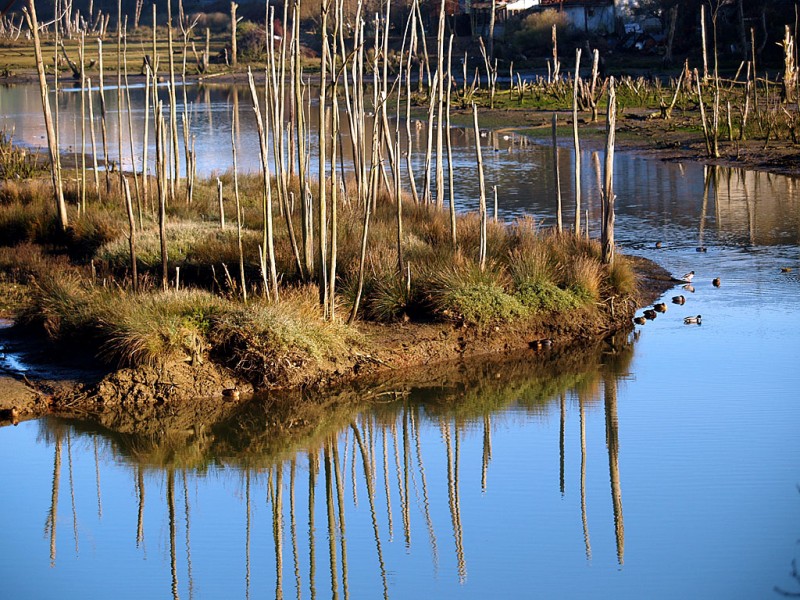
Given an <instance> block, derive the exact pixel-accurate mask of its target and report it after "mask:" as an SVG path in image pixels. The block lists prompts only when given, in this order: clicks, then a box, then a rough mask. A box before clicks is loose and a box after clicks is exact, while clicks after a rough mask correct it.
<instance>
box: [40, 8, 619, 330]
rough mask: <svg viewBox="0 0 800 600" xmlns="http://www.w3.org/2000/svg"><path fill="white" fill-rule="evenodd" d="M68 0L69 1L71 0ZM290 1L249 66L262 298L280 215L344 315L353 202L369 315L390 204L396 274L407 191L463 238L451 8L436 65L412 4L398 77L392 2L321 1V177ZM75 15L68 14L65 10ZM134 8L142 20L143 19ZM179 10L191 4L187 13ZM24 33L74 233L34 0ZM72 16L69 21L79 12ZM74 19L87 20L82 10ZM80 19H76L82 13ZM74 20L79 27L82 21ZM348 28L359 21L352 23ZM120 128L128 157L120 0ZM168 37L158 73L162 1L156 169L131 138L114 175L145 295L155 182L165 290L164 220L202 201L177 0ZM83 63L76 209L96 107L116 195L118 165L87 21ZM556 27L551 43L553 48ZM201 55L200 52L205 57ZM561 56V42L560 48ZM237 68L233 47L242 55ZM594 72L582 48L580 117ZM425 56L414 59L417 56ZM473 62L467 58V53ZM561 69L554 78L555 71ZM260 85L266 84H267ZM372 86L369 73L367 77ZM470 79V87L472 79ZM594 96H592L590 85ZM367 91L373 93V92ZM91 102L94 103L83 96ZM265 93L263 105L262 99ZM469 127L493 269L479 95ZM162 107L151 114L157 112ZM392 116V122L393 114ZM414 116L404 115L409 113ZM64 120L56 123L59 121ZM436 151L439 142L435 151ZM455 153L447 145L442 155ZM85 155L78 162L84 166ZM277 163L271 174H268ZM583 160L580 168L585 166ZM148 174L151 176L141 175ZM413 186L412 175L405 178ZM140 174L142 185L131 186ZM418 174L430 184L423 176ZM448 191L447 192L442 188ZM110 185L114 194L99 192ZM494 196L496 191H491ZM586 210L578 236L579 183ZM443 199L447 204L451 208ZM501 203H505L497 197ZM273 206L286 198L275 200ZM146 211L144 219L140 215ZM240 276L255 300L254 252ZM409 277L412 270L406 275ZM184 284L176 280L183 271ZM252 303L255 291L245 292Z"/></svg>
mask: <svg viewBox="0 0 800 600" xmlns="http://www.w3.org/2000/svg"><path fill="white" fill-rule="evenodd" d="M61 2H62V0H56V8H57V14H61V13H60V12H59V11H61V10H62V4H61ZM63 2H65V3H67V0H63ZM290 4H291V3H289V2H286V3H284V6H283V14H282V21H281V22H282V23H284V24H288V26H287V27H286V28H285V29H286V35H282V36H276V35H275V22H276V15H275V8H274V7H273V6H270V5H269V3H267V4H266V15H265V17H266V20H265V22H266V24H267V26H266V30H267V35H266V39H267V43H266V50H267V60H266V67H265V70H264V73H263V75H264V84H263V87H262V86H261V85H260V84H257V83H256V77H255V76H254V75H253V73H252V72H251V71H250V70H249V69H248V78H249V87H250V92H251V99H252V107H253V110H254V112H255V117H256V123H257V127H258V133H259V140H260V157H261V167H262V176H263V177H262V180H263V193H262V206H263V211H262V212H263V236H262V243H261V245H260V248H259V262H260V265H261V274H262V285H263V290H264V294H265V296H267V297H269V298H271V299H272V300H274V301H277V300H278V299H279V280H280V277H279V273H278V267H277V264H276V258H275V245H274V222H273V216H274V215H275V214H279V215H280V216H281V217H283V218H284V219H285V221H286V228H287V231H288V236H289V239H290V242H291V248H292V252H293V255H294V263H295V265H296V269H297V272H298V273H299V274H300V277H301V278H302V279H305V280H309V281H316V282H317V283H318V285H319V294H320V303H321V305H322V306H323V308H324V315H325V318H326V319H333V318H334V316H335V315H334V311H335V301H334V298H335V282H336V269H337V238H338V222H337V209H338V207H339V205H340V204H341V203H343V202H356V203H357V206H358V207H360V208H361V209H363V228H362V232H361V236H362V237H361V255H360V268H359V276H358V284H357V294H356V297H355V302H354V303H353V306H352V310H351V312H350V316H349V318H350V320H351V321H352V320H354V319H355V317H356V315H357V313H358V309H359V303H360V299H361V292H362V289H363V286H364V277H365V265H366V261H367V247H368V237H369V230H370V219H371V216H372V214H373V213H374V210H375V208H376V206H377V202H378V201H379V199H380V200H381V201H384V200H385V201H388V202H392V203H393V205H394V206H395V207H396V229H397V238H396V239H397V248H396V253H397V256H396V260H397V271H398V274H399V275H400V276H403V275H404V274H406V271H407V267H408V265H406V264H405V261H404V257H403V238H404V232H403V197H404V195H407V193H408V191H410V195H411V199H413V201H414V202H416V203H422V204H425V205H430V206H431V207H435V208H437V209H441V210H444V208H445V204H446V206H447V209H448V210H449V213H450V237H451V242H452V244H453V247H454V248H455V247H456V245H457V239H456V231H457V230H456V208H455V198H454V194H453V185H452V182H453V171H452V145H451V140H450V127H449V125H450V105H451V101H450V100H451V99H450V94H451V90H452V88H453V87H454V85H455V83H454V81H455V79H454V77H453V73H452V69H451V65H452V47H453V36H452V35H450V36H449V38H448V37H447V36H446V35H445V2H444V1H442V2H441V3H440V5H439V14H438V29H437V34H436V48H435V49H433V52H434V53H435V57H436V58H435V64H432V62H433V60H431V59H429V54H428V44H427V41H426V40H427V36H426V32H425V30H424V27H423V20H422V13H421V10H420V5H419V2H418V0H413V2H412V6H411V9H410V11H409V15H408V19H407V20H406V23H405V27H404V30H403V36H402V46H401V49H400V52H399V56H400V60H399V61H398V63H397V64H393V65H392V69H391V71H390V61H391V57H390V46H389V24H390V22H391V17H392V15H391V10H392V3H391V2H388V1H387V2H385V3H384V5H383V9H382V10H383V13H382V14H375V15H374V16H372V17H369V15H367V14H366V9H365V5H364V3H363V1H359V2H358V4H357V6H356V12H355V18H354V19H353V20H352V21H350V20H349V19H346V18H345V14H344V10H345V9H344V1H343V0H325V1H324V2H323V4H322V6H321V14H320V19H321V23H320V28H319V31H320V34H319V35H320V36H321V40H320V42H321V44H320V46H321V49H322V51H321V56H320V72H319V82H318V83H319V88H318V89H319V113H318V114H319V122H318V124H317V135H318V140H317V146H318V152H319V155H318V157H317V158H318V160H317V165H318V169H319V170H318V172H317V173H315V174H312V173H311V172H310V161H309V152H308V148H309V147H310V140H309V135H310V131H311V128H310V127H309V124H308V123H306V122H305V114H306V113H305V112H304V106H305V103H307V102H310V98H309V95H310V93H311V92H310V90H311V88H310V86H309V83H308V80H307V78H306V77H305V76H304V73H303V63H302V56H301V47H300V44H299V39H300V1H299V0H296V1H295V2H294V3H293V4H291V5H290ZM236 9H237V5H236V3H233V2H232V3H231V19H232V23H233V27H232V29H233V36H234V37H233V39H235V29H236V26H235V24H236V23H237V21H238V19H237V17H236ZM64 10H66V14H72V13H71V12H70V11H71V8H70V7H69V6H67V8H66V9H64ZM139 12H140V11H137V16H136V20H137V21H138V19H139ZM181 12H182V11H181ZM26 16H27V20H28V27H29V29H30V31H31V32H32V35H33V38H34V45H35V49H36V60H37V66H38V74H39V81H40V89H41V93H42V106H43V112H44V118H45V125H46V129H47V134H48V147H49V151H50V161H51V166H52V171H51V172H52V179H53V188H54V191H55V197H56V204H57V208H58V216H59V221H60V224H61V227H62V228H63V229H66V228H67V227H68V224H69V220H68V215H67V208H66V203H65V201H64V192H63V187H64V186H63V182H62V176H61V172H62V169H61V157H60V156H59V143H58V138H57V132H58V127H57V119H58V114H57V108H56V114H55V115H53V114H52V113H51V108H50V105H49V100H48V93H47V92H48V84H47V81H46V77H45V63H46V61H45V59H44V57H43V56H42V51H41V44H40V42H39V25H38V21H37V17H36V11H35V7H34V2H33V0H29V1H28V7H27V11H26ZM368 18H371V19H372V21H373V23H372V27H371V31H372V32H374V35H372V36H370V37H372V39H367V31H368V28H367V19H368ZM71 19H72V18H71ZM75 19H78V17H77V16H76V17H75ZM75 19H72V20H75ZM72 20H70V22H72ZM178 21H179V23H180V30H181V32H182V35H183V65H182V70H181V71H180V73H181V75H180V76H181V78H182V79H183V80H184V81H183V82H184V83H185V76H186V62H187V48H188V46H189V39H190V33H191V28H192V26H187V23H188V22H187V21H186V19H185V17H183V16H182V15H181V16H179V18H178ZM60 22H61V19H56V23H55V25H56V27H55V31H56V34H55V35H56V57H55V60H56V64H58V56H57V55H58V49H59V42H58V36H59V24H60ZM345 23H353V24H352V25H350V26H349V30H348V28H346V27H345ZM117 24H118V25H117V36H116V38H117V39H116V42H117V82H116V83H117V104H118V106H119V107H120V110H119V111H117V119H118V123H117V132H118V139H117V144H118V152H119V157H120V162H121V161H122V156H123V154H124V151H123V147H122V146H123V143H122V132H123V123H122V119H123V113H124V111H123V110H122V107H123V106H124V104H125V101H126V100H127V105H128V111H127V114H128V134H129V138H130V139H131V140H132V138H133V135H132V134H133V126H132V121H131V116H130V115H131V111H130V93H129V86H128V68H127V35H126V31H127V18H124V19H123V14H122V9H121V2H118V11H117ZM167 32H168V57H169V65H168V73H167V74H166V75H163V76H160V75H159V73H158V71H159V64H158V59H157V57H158V53H157V40H156V38H157V34H156V14H155V6H154V7H153V53H152V58H151V60H146V61H145V64H144V69H145V72H146V75H147V78H146V88H145V107H144V108H145V121H144V139H145V140H147V139H148V135H149V132H148V130H149V119H150V117H151V116H152V119H153V123H154V125H153V126H154V131H155V166H154V170H153V172H152V173H148V169H149V165H148V157H147V152H148V145H147V144H146V143H145V144H144V150H143V154H144V156H143V157H142V158H143V160H142V165H143V167H142V172H141V173H139V172H138V171H137V169H136V162H137V161H136V157H135V156H134V149H133V143H132V141H131V148H130V156H131V162H132V165H133V169H132V174H129V175H126V174H125V173H123V171H122V169H121V168H120V169H118V179H119V182H118V188H117V189H118V190H119V193H120V194H121V196H122V197H124V199H125V206H126V210H127V214H128V221H129V240H130V255H131V272H132V281H133V287H134V289H136V286H137V282H138V277H137V273H136V233H137V230H138V229H141V228H142V227H143V226H144V222H143V218H142V212H143V206H144V207H145V209H147V206H148V204H149V203H150V202H151V199H150V198H149V193H150V192H149V190H150V189H151V183H152V182H153V181H154V182H155V198H153V199H152V206H153V208H154V209H155V207H157V214H158V224H159V231H160V237H161V255H162V274H161V283H162V286H163V287H164V288H165V289H166V288H167V286H168V282H169V278H168V256H167V241H166V228H167V216H166V207H167V206H168V204H169V203H171V202H175V201H176V199H177V196H178V195H179V194H180V193H181V191H180V190H181V189H182V191H183V193H184V195H185V200H186V202H187V203H191V201H192V191H193V187H194V180H195V150H194V138H193V136H192V134H191V129H190V125H191V114H190V112H189V109H188V107H187V102H186V98H185V89H186V88H185V86H182V89H183V90H184V92H183V93H184V98H183V100H184V102H183V107H184V108H183V114H182V115H180V117H181V121H182V133H183V146H184V148H183V155H184V157H185V164H184V165H183V167H184V168H183V176H182V175H181V171H182V169H181V167H182V165H181V164H180V163H181V158H180V157H181V148H180V140H179V131H180V130H179V127H178V114H177V113H178V108H177V107H178V101H177V98H176V95H177V91H176V90H177V86H176V71H177V70H178V67H176V65H175V59H174V57H175V55H176V52H175V48H174V43H175V41H174V39H173V37H174V36H173V32H174V29H173V20H172V2H167ZM78 35H79V36H80V51H79V62H80V64H75V63H72V62H71V61H69V59H68V57H67V59H68V61H69V62H70V66H71V67H72V69H73V72H74V73H75V74H76V75H78V76H79V78H80V81H81V111H82V116H83V117H84V119H82V123H83V125H82V128H83V129H82V136H81V137H82V150H83V151H82V152H81V159H80V160H81V165H80V167H78V165H77V164H76V169H80V171H81V176H80V178H79V179H80V183H79V185H80V190H81V192H80V198H81V200H80V204H79V210H80V211H85V209H86V204H85V203H86V190H87V177H86V172H87V168H86V155H87V152H86V128H85V122H86V119H85V116H86V115H85V111H86V110H87V108H88V113H89V115H88V116H89V123H90V125H91V126H90V130H91V131H90V133H91V150H92V152H91V156H92V157H93V163H94V164H93V167H94V169H93V173H94V182H93V183H94V188H95V192H96V194H97V195H98V196H100V195H101V194H103V193H110V192H111V190H112V179H114V177H115V176H114V175H112V173H111V171H112V169H110V168H109V166H110V161H109V159H108V156H109V155H108V145H109V140H108V139H107V138H108V136H107V132H106V126H105V124H106V110H105V97H104V91H103V90H104V81H103V42H102V39H101V38H100V37H98V39H97V44H98V50H99V61H98V62H99V81H98V84H99V90H100V107H99V112H100V117H101V119H100V121H101V124H102V125H101V129H102V146H103V152H104V153H105V159H106V160H105V164H106V169H105V186H101V184H100V181H99V169H98V160H97V154H98V149H97V146H98V144H97V140H96V139H95V134H94V126H93V116H94V107H93V105H92V101H91V94H90V93H88V92H89V91H90V90H91V86H92V82H91V80H90V79H89V78H87V77H86V65H85V64H84V62H85V61H84V55H85V35H86V31H85V30H84V29H80V31H79V32H78ZM555 43H556V40H555V35H554V47H555ZM481 48H482V50H483V57H484V64H485V67H486V74H487V79H488V82H489V86H490V88H491V89H494V87H495V83H496V79H497V63H496V61H495V62H494V63H493V62H492V61H491V59H490V57H489V55H488V54H487V52H486V49H485V47H484V46H483V45H481ZM61 50H62V52H63V54H64V56H65V57H66V52H65V51H64V49H63V44H62V45H61ZM195 54H196V52H195ZM554 54H555V50H554ZM233 56H234V62H235V57H236V54H235V50H234V54H233ZM594 58H595V60H594V68H593V75H592V80H591V84H590V86H589V87H587V88H586V89H585V90H584V88H582V87H580V86H579V84H578V82H579V81H580V78H579V75H578V71H579V68H580V52H578V54H577V60H576V72H575V95H574V98H573V115H576V114H577V110H578V98H579V90H584V91H583V92H581V93H580V97H582V98H583V97H585V96H586V95H587V94H589V95H590V96H591V98H592V100H593V102H592V105H593V106H594V109H593V111H594V112H593V114H596V103H597V102H596V99H597V90H598V89H602V88H603V87H605V86H601V87H598V86H597V54H595V57H594ZM415 61H416V62H415ZM465 63H466V61H465ZM198 64H206V65H207V64H208V35H206V50H205V52H204V54H203V56H202V57H201V58H200V59H198ZM417 64H418V65H419V76H418V80H417V90H416V92H417V93H419V92H422V91H424V92H425V93H427V98H428V100H427V117H428V123H429V124H431V125H430V126H429V127H428V133H427V146H426V151H425V160H424V164H423V168H422V171H423V172H422V173H421V174H417V173H415V170H414V167H413V165H412V162H411V155H412V148H411V135H410V131H411V107H412V104H413V103H415V101H416V100H415V99H413V98H412V95H413V94H414V91H412V69H413V68H414V67H415V66H416V65H417ZM57 71H58V69H56V79H55V87H56V90H57V88H58V75H57ZM556 77H557V75H556ZM259 79H260V78H259ZM164 80H166V82H167V94H168V105H167V106H164V102H163V101H161V100H160V99H158V96H157V94H156V93H155V88H156V85H158V83H159V81H164ZM370 80H371V81H370ZM464 86H465V90H466V73H465V80H464ZM476 86H480V83H479V78H478V75H477V73H476V79H475V80H473V90H474V89H475V87H476ZM586 90H588V91H586ZM608 90H609V99H610V102H609V144H608V146H607V160H606V176H605V180H606V185H605V188H604V192H603V194H604V197H605V201H604V212H603V215H604V216H603V247H604V259H605V260H606V262H610V261H611V260H613V245H614V240H613V193H612V190H611V179H612V177H611V174H612V172H613V128H614V115H615V109H614V101H613V99H614V83H613V79H612V80H611V81H610V83H609V85H608ZM370 96H371V97H370ZM87 98H88V107H87V102H86V99H87ZM262 99H263V105H262V101H261V100H262ZM472 110H473V123H474V128H475V140H476V162H477V166H478V171H479V174H480V185H479V190H478V194H477V195H478V197H479V214H480V247H479V262H480V266H481V268H484V267H485V265H486V261H487V243H486V242H487V231H486V230H487V220H488V219H487V206H486V193H485V189H484V188H485V183H484V179H483V160H482V155H481V147H480V134H479V126H478V111H477V107H476V105H475V104H474V103H472ZM151 112H152V115H151V114H150V113H151ZM342 115H345V117H346V123H344V124H342V123H341V122H340V118H341V116H342ZM390 117H391V118H390ZM403 117H404V118H403ZM237 118H238V117H237V115H236V114H235V113H234V115H233V119H234V126H233V131H234V132H235V131H236V130H237V128H238V123H237V122H236V119H237ZM573 120H574V122H575V124H576V129H575V145H576V151H578V150H579V145H578V137H577V118H574V119H573ZM54 121H55V123H54ZM403 126H404V127H405V133H406V137H407V140H408V141H407V144H408V147H407V148H403V147H401V127H403ZM343 127H346V128H347V130H348V133H349V136H347V137H348V139H349V143H350V145H351V147H350V148H349V154H350V155H351V156H352V166H351V171H352V173H353V177H352V178H351V179H348V178H346V177H345V176H344V170H342V174H341V175H339V174H337V161H341V159H342V158H343V157H342V156H341V154H340V153H343V150H344V148H343V143H344V142H343V139H344V136H341V135H340V134H341V131H342V128H343ZM434 145H435V148H434ZM445 147H446V149H445ZM232 153H233V160H234V187H235V196H236V204H237V227H238V231H239V240H240V248H241V227H242V223H241V213H240V210H239V197H238V181H237V175H236V173H235V172H236V146H235V140H234V139H233V138H232ZM403 154H405V155H406V165H405V176H404V175H402V169H401V161H402V158H403ZM445 161H446V162H447V165H448V178H449V186H446V185H445V180H444V165H445ZM76 162H77V161H76ZM273 168H274V170H275V173H273V172H272V169H273ZM578 173H579V168H576V174H578ZM140 176H141V177H140ZM404 177H405V178H407V181H405V182H404V181H403V178H404ZM130 179H132V180H133V193H132V191H131V185H130V183H129V180H130ZM419 180H421V181H419ZM295 181H297V182H299V190H300V196H301V197H300V198H299V199H295V198H294V194H293V192H292V191H291V189H292V186H293V184H294V182H295ZM447 187H449V194H446V193H445V191H446V188H447ZM103 188H105V189H103ZM495 194H496V191H495ZM576 196H577V206H576V210H575V214H576V218H575V232H576V233H580V232H581V222H580V212H581V208H580V181H579V177H578V180H577V183H576ZM221 198H222V191H221V184H220V226H221V227H224V222H225V221H224V219H225V217H224V207H223V204H222V200H221ZM445 198H447V202H445ZM558 201H559V219H558V225H559V229H561V226H562V225H561V214H560V212H561V209H560V198H559V200H558ZM495 202H496V200H495ZM276 205H277V206H276ZM295 205H298V206H299V210H300V223H301V225H300V231H299V232H296V231H295V227H294V224H293V218H292V217H293V209H294V207H295ZM137 216H138V218H137ZM240 277H241V289H242V293H243V294H246V285H245V281H244V257H243V256H242V255H241V252H240ZM408 277H410V270H409V273H408ZM176 285H177V275H176ZM244 299H245V300H246V296H245V298H244Z"/></svg>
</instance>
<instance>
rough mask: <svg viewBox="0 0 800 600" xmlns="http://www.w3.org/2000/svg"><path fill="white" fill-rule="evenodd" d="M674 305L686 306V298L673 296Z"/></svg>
mask: <svg viewBox="0 0 800 600" xmlns="http://www.w3.org/2000/svg"><path fill="white" fill-rule="evenodd" d="M672 303H673V304H686V296H684V295H683V294H681V295H680V296H673V297H672Z"/></svg>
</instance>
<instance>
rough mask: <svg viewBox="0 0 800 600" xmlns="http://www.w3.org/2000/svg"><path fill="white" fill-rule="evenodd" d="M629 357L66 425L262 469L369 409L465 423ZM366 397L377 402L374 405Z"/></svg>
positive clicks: (150, 460)
mask: <svg viewBox="0 0 800 600" xmlns="http://www.w3.org/2000/svg"><path fill="white" fill-rule="evenodd" d="M631 358H632V347H631V346H630V345H629V344H627V343H626V342H624V341H617V342H615V343H612V344H609V343H608V342H603V343H602V344H599V345H597V346H595V347H592V348H589V349H586V350H584V351H571V352H563V353H556V352H554V353H552V354H548V355H540V356H539V359H538V360H535V361H532V360H531V357H530V354H526V355H520V356H518V357H515V358H512V359H506V360H495V361H486V360H480V361H478V360H475V361H468V362H465V363H457V364H453V365H450V366H448V365H438V366H436V367H430V368H429V370H428V371H426V370H425V369H416V370H414V371H409V372H404V373H396V374H395V375H394V377H392V378H388V379H387V378H384V379H383V380H382V381H381V382H380V383H376V384H372V385H370V384H364V385H362V386H358V387H355V388H354V387H352V386H348V387H347V388H343V389H339V390H333V391H329V392H328V393H325V394H316V393H315V394H308V393H306V394H303V393H300V392H289V393H271V394H269V395H268V396H263V397H260V398H256V399H254V400H253V401H252V402H249V403H246V404H243V405H236V404H235V403H215V404H213V405H212V406H209V405H208V404H207V403H203V402H202V401H201V400H197V401H194V402H193V401H188V402H183V403H180V404H177V405H163V406H151V407H149V408H148V409H146V410H147V411H149V412H146V414H144V415H142V414H141V413H136V412H135V411H133V412H130V413H127V412H118V411H111V410H106V411H104V412H103V413H100V414H98V415H95V416H93V417H91V421H70V422H69V424H70V426H72V427H73V428H74V429H75V430H77V431H78V432H79V433H81V432H84V433H87V434H88V435H94V434H95V433H96V432H97V431H98V428H99V431H100V432H101V433H102V434H103V435H104V436H106V437H108V438H110V439H111V441H112V444H113V447H114V451H115V453H117V454H118V455H119V456H121V457H123V458H124V459H125V460H129V461H131V462H133V463H135V464H139V465H143V466H147V467H156V468H193V469H200V470H205V469H207V468H208V467H209V466H211V465H213V464H230V465H236V466H240V467H246V468H255V469H259V468H268V467H271V466H273V465H275V464H277V463H279V462H281V461H283V460H287V459H291V458H293V457H294V456H296V455H297V454H298V453H300V452H315V451H317V450H319V449H320V448H321V447H322V446H323V445H324V444H325V443H327V442H328V441H329V440H331V439H332V438H335V437H336V436H337V435H338V434H340V433H341V432H342V431H343V430H344V429H345V428H347V427H348V426H349V425H350V424H352V423H354V422H356V420H357V418H358V415H359V414H360V413H363V412H364V411H365V409H367V408H369V415H370V416H369V417H368V419H370V420H371V422H372V423H374V424H375V425H377V426H378V427H383V426H385V427H394V426H395V425H396V423H397V420H398V418H399V413H400V411H403V410H411V411H413V412H414V413H415V415H416V417H415V419H416V418H419V417H420V416H421V415H427V416H428V417H429V418H431V419H436V420H438V419H439V418H443V417H444V418H453V419H456V420H457V421H461V422H463V421H469V420H474V419H477V418H480V417H483V416H485V415H489V414H492V413H494V412H497V411H503V410H505V409H507V408H510V407H521V408H523V409H524V410H525V411H527V412H528V413H530V414H537V415H538V414H545V413H546V412H547V411H549V410H550V405H551V403H552V402H555V401H557V400H558V399H559V398H561V396H562V395H564V394H573V395H577V396H578V397H579V398H581V399H582V400H585V401H587V402H590V403H591V402H596V401H598V400H599V399H600V398H601V388H602V386H603V383H604V381H606V380H607V378H609V377H610V378H617V377H620V376H624V375H625V373H626V372H627V369H628V367H629V365H630V360H631ZM431 381H435V384H431ZM409 391H410V393H409ZM370 399H376V400H380V401H379V402H376V403H374V404H371V403H370ZM387 400H388V401H387ZM119 410H120V411H121V410H123V409H122V408H120V409H119ZM140 410H141V409H140ZM143 417H145V418H143ZM92 422H94V423H96V424H94V425H93V424H92ZM43 423H44V424H43V427H44V428H45V436H47V435H50V436H51V437H52V434H51V433H48V432H55V433H58V434H63V424H64V421H61V420H56V419H49V420H47V421H46V422H43Z"/></svg>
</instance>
